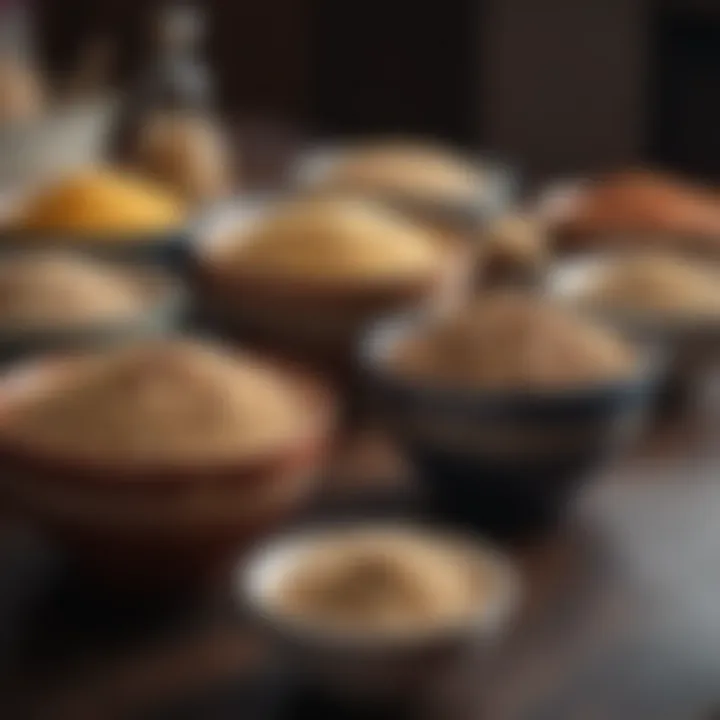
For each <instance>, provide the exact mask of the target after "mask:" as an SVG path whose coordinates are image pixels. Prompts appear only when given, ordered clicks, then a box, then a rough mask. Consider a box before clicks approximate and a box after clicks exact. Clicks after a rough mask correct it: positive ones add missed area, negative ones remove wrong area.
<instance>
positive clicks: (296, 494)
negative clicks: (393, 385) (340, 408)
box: [0, 357, 334, 593]
mask: <svg viewBox="0 0 720 720" xmlns="http://www.w3.org/2000/svg"><path fill="white" fill-rule="evenodd" d="M68 369H69V368H68V359H67V358H65V357H53V358H49V359H44V360H38V361H33V362H29V363H25V364H20V365H18V366H17V367H16V368H15V369H13V370H11V371H9V372H8V373H7V374H5V375H4V377H3V378H2V380H0V458H2V464H3V469H4V483H5V487H6V490H7V492H8V493H9V496H10V497H11V498H12V499H13V500H14V504H15V505H16V506H17V509H18V511H20V512H22V513H23V514H25V515H26V516H27V518H28V520H29V521H30V522H31V523H34V524H36V525H37V526H38V527H39V528H40V529H41V530H43V531H44V532H45V533H46V534H47V535H48V536H49V537H50V538H51V539H55V540H56V541H57V543H58V544H59V545H60V546H61V547H63V548H65V550H66V551H67V553H68V555H69V556H70V557H71V558H72V559H74V560H75V561H76V562H77V563H78V564H79V565H80V566H81V567H83V568H85V569H86V570H87V571H89V572H90V573H91V574H92V575H94V576H95V577H96V578H97V579H98V580H100V581H101V582H103V583H105V584H108V585H110V586H112V587H117V588H121V589H122V590H125V591H130V592H139V593H145V592H147V591H156V590H167V589H173V590H175V589H185V588H187V589H194V588H196V587H198V586H202V585H204V584H206V583H212V582H215V581H222V580H223V579H226V578H227V575H226V574H225V572H226V571H227V570H229V567H230V566H231V565H232V562H233V561H234V559H235V558H236V556H237V553H238V552H241V551H242V550H243V548H244V547H245V546H246V545H248V544H250V543H253V542H257V539H258V537H259V536H261V535H262V534H263V533H265V532H267V531H269V530H270V529H271V528H273V527H275V526H276V525H277V524H278V523H281V522H282V521H283V520H285V519H286V518H288V517H289V516H291V515H293V513H294V512H295V511H297V510H298V509H299V508H301V507H302V506H303V505H304V503H305V502H307V501H308V500H309V499H310V497H311V496H312V493H313V491H314V489H315V487H316V483H317V480H318V474H319V472H320V470H321V466H322V463H323V460H324V457H325V451H326V448H327V446H328V444H329V438H330V435H331V431H332V427H333V416H334V412H333V402H332V399H331V397H330V395H329V394H328V393H327V391H326V390H325V389H324V387H323V386H322V385H319V384H318V383H316V382H315V381H314V380H313V379H311V378H309V377H306V376H305V375H304V374H302V373H299V372H297V371H295V370H292V369H284V370H285V371H286V373H287V377H288V378H290V379H291V381H292V382H294V383H295V384H296V385H297V387H298V390H299V392H301V393H302V395H303V396H304V398H305V402H306V410H307V412H306V418H307V422H306V424H305V426H304V432H303V435H302V436H300V437H298V438H296V439H295V440H290V441H287V442H285V443H284V444H283V446H282V447H278V448H277V449H276V450H275V451H272V452H266V453H263V454H262V455H254V456H244V457H238V458H237V459H236V460H232V459H225V460H223V461H222V462H215V463H213V462H203V463H185V462H181V463H170V462H145V463H144V462H138V461H132V460H128V461H126V462H122V463H120V462H116V461H112V462H110V461H107V462H103V461H101V460H91V459H90V458H89V457H75V456H71V455H70V454H67V453H60V452H56V453H53V452H49V451H46V450H44V449H39V448H37V447H33V446H32V444H31V443H23V442H21V441H19V440H18V439H16V438H14V436H13V434H12V430H11V427H10V425H9V423H8V417H9V416H10V415H11V414H12V411H13V409H14V408H17V407H18V405H19V404H21V403H22V402H24V401H25V400H26V399H27V398H28V397H31V396H36V395H37V394H38V393H42V392H43V391H44V390H46V389H47V388H49V387H52V385H53V384H54V383H56V382H58V381H59V380H62V378H63V376H64V374H65V373H66V372H68Z"/></svg>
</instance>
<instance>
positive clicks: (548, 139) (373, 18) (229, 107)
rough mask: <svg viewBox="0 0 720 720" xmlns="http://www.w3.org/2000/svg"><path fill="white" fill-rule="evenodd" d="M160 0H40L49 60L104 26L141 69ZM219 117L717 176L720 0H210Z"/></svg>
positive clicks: (566, 165)
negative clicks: (431, 138)
mask: <svg viewBox="0 0 720 720" xmlns="http://www.w3.org/2000/svg"><path fill="white" fill-rule="evenodd" d="M154 5H157V3H154V2H152V1H148V2H137V1H135V2H129V1H128V0H125V1H124V2H122V1H121V0H105V2H103V3H100V2H97V0H96V1H95V2H93V1H91V0H63V2H57V0H42V1H41V2H39V10H40V15H41V24H42V42H41V46H42V52H43V55H44V58H45V60H46V62H47V65H48V67H49V68H50V69H51V70H52V71H54V72H56V73H59V74H61V73H63V72H65V71H67V69H68V68H70V67H72V63H73V62H74V59H75V58H76V55H77V52H78V50H79V48H80V47H81V45H82V42H83V40H86V39H87V38H88V37H90V36H92V35H93V34H94V33H105V34H110V35H111V36H112V37H114V38H115V39H116V40H117V41H118V43H119V48H120V56H119V63H118V67H117V79H119V80H123V81H125V80H127V79H128V78H129V77H132V76H133V75H137V73H139V72H142V67H143V62H144V59H145V50H146V47H147V43H146V40H145V35H146V30H147V25H148V19H149V17H150V14H151V11H152V8H153V6H154ZM203 5H204V7H205V8H206V9H207V12H208V14H209V18H210V23H211V29H210V33H209V37H208V57H209V58H210V60H211V62H212V65H213V68H214V70H215V72H216V76H217V80H218V85H219V96H220V98H221V101H222V109H223V110H224V112H226V113H227V116H228V117H229V118H241V117H242V118H248V117H250V118H255V119H259V120H260V121H261V122H265V121H267V122H281V123H286V124H289V125H292V126H296V127H299V128H302V129H303V130H304V131H305V132H307V133H310V134H314V135H317V136H322V137H327V136H333V135H342V136H347V135H357V134H364V133H373V132H398V131H404V132H408V133H419V134H429V135H435V136H439V137H442V138H445V139H448V140H452V141H454V142H456V143H459V144H463V145H466V146H473V147H478V148H485V149H489V150H492V151H494V152H496V153H499V154H501V155H503V156H506V157H508V158H509V159H511V160H513V159H514V160H520V161H521V163H522V164H523V165H524V166H525V168H526V170H528V171H529V172H530V174H531V175H536V176H541V177H544V176H546V175H549V174H562V173H576V172H586V171H592V170H597V169H602V168H605V167H613V166H618V165H624V164H627V163H631V162H636V161H638V160H645V161H651V162H654V163H657V164H660V165H665V166H668V167H670V168H673V169H676V170H680V171H683V172H686V173H689V174H696V175H702V176H706V177H709V178H714V179H717V178H719V177H720V134H719V133H718V132H717V131H716V128H718V127H720V94H719V93H718V92H717V88H718V87H720V0H582V2H579V1H578V0H543V2H538V1H537V0H445V1H444V2H426V3H419V2H408V1H407V0H392V1H390V0H384V2H378V0H366V2H363V3H347V2H339V1H338V0H314V1H313V2H310V1H306V2H303V1H302V0H296V1H293V0H262V1H261V2H231V1H230V0H206V2H204V3H203Z"/></svg>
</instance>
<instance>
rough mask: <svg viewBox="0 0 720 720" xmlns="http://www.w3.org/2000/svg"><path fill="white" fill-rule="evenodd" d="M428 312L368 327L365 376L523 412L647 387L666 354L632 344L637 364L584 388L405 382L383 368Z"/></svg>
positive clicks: (457, 401)
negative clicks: (394, 348)
mask: <svg viewBox="0 0 720 720" xmlns="http://www.w3.org/2000/svg"><path fill="white" fill-rule="evenodd" d="M432 319H433V316H432V315H431V314H429V313H427V312H423V313H405V314H401V315H394V316H391V317H386V318H384V319H382V320H380V321H379V322H377V323H375V324H374V325H372V326H370V327H369V329H368V330H367V331H366V333H365V334H364V336H363V337H362V338H361V341H360V348H359V353H358V362H359V365H360V369H361V371H362V372H363V373H364V374H365V375H366V376H367V377H369V378H371V379H373V380H375V381H379V382H381V383H383V384H385V385H389V386H391V387H394V388H397V389H400V390H403V391H405V392H407V393H410V394H413V395H415V396H417V397H424V398H426V399H427V400H430V401H446V402H450V403H452V404H453V405H456V406H458V407H468V408H472V407H476V406H478V405H482V406H484V407H487V408H488V409H491V408H502V409H506V408H514V407H518V408H522V407H529V406H535V405H546V404H547V405H558V406H559V405H562V404H564V403H568V404H571V405H572V404H574V403H577V402H584V401H591V400H600V399H603V398H606V397H613V396H616V395H617V396H621V395H624V394H626V393H627V392H628V391H629V390H633V389H646V388H647V389H650V388H652V387H653V386H654V385H655V384H656V383H657V382H658V381H659V379H660V377H661V376H662V374H663V372H664V370H665V366H666V358H665V353H663V352H662V349H661V348H657V347H653V346H651V345H644V346H643V345H639V344H637V343H634V344H631V347H632V348H633V349H634V351H635V353H636V356H637V361H636V363H635V364H634V367H633V368H632V370H631V371H630V372H629V373H628V374H627V375H626V376H623V377H613V378H608V379H607V380H603V379H600V380H598V381H596V382H592V383H584V384H582V385H563V386H561V387H556V388H523V387H520V388H483V387H467V386H464V385H456V384H453V383H451V382H448V383H442V382H438V381H433V380H425V379H422V378H407V377H403V376H402V375H401V374H400V373H393V372H392V371H391V370H390V369H389V368H388V367H387V363H386V360H387V356H388V353H389V352H390V351H391V350H392V348H393V347H395V345H396V343H397V342H399V341H401V340H402V339H404V338H406V337H407V336H408V335H410V334H411V333H413V332H414V331H415V330H416V329H417V328H418V327H421V326H423V325H425V324H427V323H428V322H431V321H432Z"/></svg>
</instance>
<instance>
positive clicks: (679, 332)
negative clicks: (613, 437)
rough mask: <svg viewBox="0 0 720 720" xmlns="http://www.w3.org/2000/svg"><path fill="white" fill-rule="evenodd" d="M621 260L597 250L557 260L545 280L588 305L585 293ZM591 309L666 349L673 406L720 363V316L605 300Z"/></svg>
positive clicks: (554, 291) (667, 395) (666, 395)
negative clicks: (672, 312)
mask: <svg viewBox="0 0 720 720" xmlns="http://www.w3.org/2000/svg"><path fill="white" fill-rule="evenodd" d="M619 262H622V259H621V258H618V257H616V256H613V255H604V254H594V255H586V256H584V257H580V258H576V259H573V260H566V261H563V262H560V263H557V264H556V265H555V266H554V267H553V268H552V269H551V270H550V272H549V273H548V275H547V278H546V280H545V287H546V291H547V292H548V293H549V294H550V295H551V296H553V297H555V298H557V299H558V300H560V301H562V302H565V303H569V304H572V305H574V306H576V307H578V308H581V309H582V307H583V304H582V294H583V293H584V292H586V291H587V289H588V288H590V287H592V286H593V284H594V283H595V282H596V280H597V279H598V278H599V277H600V276H601V275H602V274H604V273H606V272H608V271H610V270H612V267H613V264H614V263H619ZM585 311H586V312H588V313H590V314H592V315H594V316H596V317H597V318H599V319H600V320H602V321H603V322H605V323H606V324H610V325H613V326H615V327H616V328H618V329H619V330H620V331H621V332H623V333H624V334H625V335H628V336H630V337H634V338H636V339H638V340H639V341H641V342H644V343H647V344H652V345H655V346H656V347H658V348H659V349H661V350H662V352H663V353H664V355H665V356H666V358H667V366H666V372H665V379H664V383H663V391H662V393H661V395H662V399H663V400H664V401H665V402H664V407H665V408H667V409H673V408H680V407H683V406H684V405H685V404H686V403H687V402H688V401H689V400H690V399H691V398H692V397H694V395H695V394H696V391H697V390H698V389H699V388H701V387H702V386H703V382H704V380H705V379H707V378H709V377H711V376H712V374H713V373H714V371H716V370H717V369H718V368H719V367H720V316H719V317H716V318H701V317H680V316H678V317H669V316H667V315H662V314H660V313H653V312H649V311H640V310H638V311H632V310H629V309H619V308H612V307H610V306H600V305H598V306H593V307H592V308H591V307H589V306H586V307H585Z"/></svg>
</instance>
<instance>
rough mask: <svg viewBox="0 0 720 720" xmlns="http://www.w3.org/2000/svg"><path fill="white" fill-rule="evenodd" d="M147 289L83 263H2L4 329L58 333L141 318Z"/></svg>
mask: <svg viewBox="0 0 720 720" xmlns="http://www.w3.org/2000/svg"><path fill="white" fill-rule="evenodd" d="M146 290H147V288H145V287H143V286H142V285H141V284H140V283H139V282H137V281H136V280H135V279H134V278H132V277H130V276H129V275H125V274H123V273H121V272H120V271H117V270H115V269H114V268H111V267H106V266H105V265H103V264H99V263H94V262H91V261H89V260H86V259H83V258H69V257H64V256H61V255H52V254H43V255H24V256H22V257H14V258H10V259H7V260H5V261H3V262H2V263H0V325H2V326H3V327H14V328H19V329H22V328H26V327H34V328H58V327H72V326H78V325H87V324H92V323H97V322H106V321H117V320H123V319H129V318H132V317H136V316H139V315H140V314H141V313H142V312H143V311H144V310H145V307H146V305H147V301H148V299H149V298H148V293H147V292H146Z"/></svg>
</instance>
